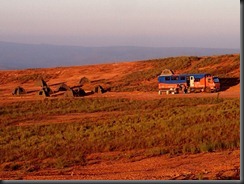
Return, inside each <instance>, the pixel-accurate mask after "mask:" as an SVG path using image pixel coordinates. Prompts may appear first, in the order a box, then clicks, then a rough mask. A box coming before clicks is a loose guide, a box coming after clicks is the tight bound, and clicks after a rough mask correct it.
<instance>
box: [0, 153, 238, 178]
mask: <svg viewBox="0 0 244 184" xmlns="http://www.w3.org/2000/svg"><path fill="white" fill-rule="evenodd" d="M103 154H107V155H108V156H109V155H111V154H119V153H103ZM91 157H97V155H96V156H95V155H93V156H91ZM0 178H1V179H3V180H8V179H10V178H11V179H23V180H205V179H206V180H225V179H235V180H239V178H240V150H233V151H222V152H213V153H200V154H188V155H181V156H175V157H170V156H169V155H162V156H159V157H152V158H146V159H141V158H134V161H131V160H128V159H121V160H112V161H100V160H99V159H98V160H97V161H96V163H94V164H91V165H87V166H74V167H69V168H65V169H59V170H58V169H49V170H40V171H37V172H25V173H21V172H0Z"/></svg>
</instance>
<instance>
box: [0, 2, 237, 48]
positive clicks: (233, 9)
mask: <svg viewBox="0 0 244 184" xmlns="http://www.w3.org/2000/svg"><path fill="white" fill-rule="evenodd" d="M0 41H12V42H24V43H48V44H68V45H82V46H114V45H117V46H118V45H131V46H155V47H159V46H160V47H209V48H240V1H239V0H0Z"/></svg>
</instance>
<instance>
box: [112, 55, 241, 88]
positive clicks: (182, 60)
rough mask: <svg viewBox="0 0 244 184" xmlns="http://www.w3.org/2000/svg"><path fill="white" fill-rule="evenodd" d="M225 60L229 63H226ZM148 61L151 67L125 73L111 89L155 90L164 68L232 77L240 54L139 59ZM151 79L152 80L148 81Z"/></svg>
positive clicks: (238, 64) (237, 65)
mask: <svg viewBox="0 0 244 184" xmlns="http://www.w3.org/2000/svg"><path fill="white" fill-rule="evenodd" d="M226 60H228V61H229V63H231V64H228V65H226V64H225V63H226ZM141 63H150V64H151V66H152V68H151V69H145V70H141V71H137V72H133V73H129V74H127V75H125V76H124V77H123V78H122V79H121V80H120V81H118V82H116V84H114V85H113V87H112V90H113V91H135V90H137V91H156V90H157V87H158V86H157V85H158V84H157V77H158V76H159V75H160V74H161V72H162V71H163V70H164V69H166V68H167V69H171V70H173V71H183V73H210V74H212V75H215V76H218V77H219V78H224V79H223V80H224V82H225V78H232V77H237V78H239V76H233V73H231V72H233V71H235V70H237V69H239V68H240V55H231V54H229V55H224V56H216V57H196V56H190V57H187V56H181V57H170V58H162V59H154V60H147V61H141ZM151 80H153V82H148V81H151Z"/></svg>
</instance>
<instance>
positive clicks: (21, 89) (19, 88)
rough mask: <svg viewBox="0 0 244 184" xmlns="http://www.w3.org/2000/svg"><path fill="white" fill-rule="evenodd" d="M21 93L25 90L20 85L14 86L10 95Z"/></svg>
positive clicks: (24, 92)
mask: <svg viewBox="0 0 244 184" xmlns="http://www.w3.org/2000/svg"><path fill="white" fill-rule="evenodd" d="M22 94H26V91H25V89H24V88H22V87H20V86H18V87H16V88H15V89H14V90H13V92H12V95H22Z"/></svg>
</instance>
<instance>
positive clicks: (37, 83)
mask: <svg viewBox="0 0 244 184" xmlns="http://www.w3.org/2000/svg"><path fill="white" fill-rule="evenodd" d="M36 86H41V87H44V86H47V83H46V82H45V81H44V80H43V79H38V80H37V81H36Z"/></svg>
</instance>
